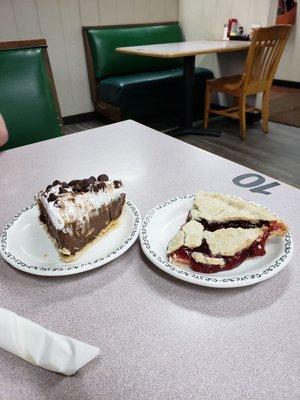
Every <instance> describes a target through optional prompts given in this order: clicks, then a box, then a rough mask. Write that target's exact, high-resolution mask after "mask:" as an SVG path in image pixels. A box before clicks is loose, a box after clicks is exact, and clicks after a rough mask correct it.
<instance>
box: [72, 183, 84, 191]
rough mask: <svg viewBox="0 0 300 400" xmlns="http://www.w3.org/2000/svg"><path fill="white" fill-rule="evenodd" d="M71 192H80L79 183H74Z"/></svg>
mask: <svg viewBox="0 0 300 400" xmlns="http://www.w3.org/2000/svg"><path fill="white" fill-rule="evenodd" d="M73 190H74V192H81V190H82V189H81V186H80V184H79V182H77V183H75V185H74V186H73Z"/></svg>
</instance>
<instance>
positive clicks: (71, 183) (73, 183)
mask: <svg viewBox="0 0 300 400" xmlns="http://www.w3.org/2000/svg"><path fill="white" fill-rule="evenodd" d="M78 182H80V181H79V180H78V179H73V180H72V181H70V182H69V185H70V186H74V185H76V183H78Z"/></svg>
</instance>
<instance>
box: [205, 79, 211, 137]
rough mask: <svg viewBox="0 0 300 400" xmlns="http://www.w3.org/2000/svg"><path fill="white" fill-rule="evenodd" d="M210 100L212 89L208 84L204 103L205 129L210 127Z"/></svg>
mask: <svg viewBox="0 0 300 400" xmlns="http://www.w3.org/2000/svg"><path fill="white" fill-rule="evenodd" d="M210 102H211V91H210V88H209V87H208V85H207V86H206V91H205V105H204V118H203V126H204V128H205V129H207V127H208V119H209V109H210Z"/></svg>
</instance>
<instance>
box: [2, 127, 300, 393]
mask: <svg viewBox="0 0 300 400" xmlns="http://www.w3.org/2000/svg"><path fill="white" fill-rule="evenodd" d="M0 171H1V173H0V204H1V207H0V231H2V229H3V228H4V226H5V224H6V223H7V222H8V221H9V220H10V219H11V218H12V217H13V216H14V215H15V214H16V213H17V212H18V211H19V210H20V209H22V208H23V207H24V206H26V205H27V204H30V203H31V202H32V201H33V196H34V194H35V193H36V192H37V191H38V190H39V189H40V188H42V187H45V186H46V185H47V184H48V183H49V182H53V180H54V179H57V178H59V179H63V180H66V181H69V180H70V179H74V178H78V177H86V176H91V175H98V174H101V173H108V174H109V175H110V176H112V177H117V178H119V177H120V178H122V179H123V181H124V184H125V189H126V192H127V194H128V198H129V199H131V200H132V201H133V202H134V203H135V204H136V205H137V206H138V207H139V209H140V211H141V213H142V215H143V216H144V215H145V214H146V213H147V212H148V211H149V210H150V209H151V208H152V207H154V206H155V205H156V204H159V203H161V202H163V201H165V200H167V199H169V198H171V197H174V196H177V195H184V194H187V193H193V192H195V191H196V190H197V189H198V188H202V189H204V190H207V191H219V192H222V193H228V194H232V195H237V196H242V197H244V198H246V199H249V200H253V201H256V202H259V203H261V204H263V205H265V206H267V207H270V208H271V209H272V210H273V211H274V212H276V213H278V214H279V215H280V216H281V217H282V218H283V219H284V220H286V222H287V223H288V224H289V226H290V228H291V231H292V234H293V236H294V239H295V241H296V248H295V254H294V257H293V259H292V261H291V262H290V264H289V265H288V266H287V267H286V268H285V269H284V270H282V271H281V272H280V273H279V274H278V275H276V276H275V277H273V278H272V279H269V280H266V281H264V282H262V283H259V284H257V285H254V286H249V287H244V288H237V289H224V290H221V289H210V288H205V287H201V286H196V285H192V284H188V283H186V282H183V281H180V280H177V279H175V278H173V277H171V276H169V275H167V274H165V273H163V272H162V271H160V270H159V269H158V268H156V267H155V266H154V265H152V264H151V262H149V261H148V260H147V259H146V258H145V257H144V256H143V255H142V252H141V249H140V244H139V242H138V241H137V242H136V243H135V244H134V245H133V246H132V247H131V248H130V249H129V251H127V252H126V253H125V254H123V255H122V256H121V257H119V258H117V259H116V260H114V261H112V262H111V263H109V264H107V265H105V266H103V267H101V268H98V269H96V270H93V271H90V272H86V273H83V274H79V275H73V276H66V277H62V278H52V279H51V278H48V277H38V276H33V275H29V274H26V273H22V272H20V271H18V270H16V269H14V268H12V267H11V266H10V265H9V264H7V263H5V262H4V260H3V259H2V258H1V257H0V272H1V278H0V305H1V307H5V308H8V309H10V310H13V311H15V312H17V313H18V314H20V315H22V316H24V317H26V318H30V319H31V320H33V321H36V322H37V323H39V324H42V325H43V326H45V327H46V328H48V329H51V330H54V331H55V332H58V333H61V334H64V335H70V336H72V337H74V338H77V339H79V340H82V341H84V342H87V343H90V344H93V345H96V346H98V347H99V348H100V355H99V357H98V358H96V359H95V360H94V361H93V362H91V363H90V364H88V365H87V366H86V367H85V368H83V369H82V370H81V371H79V372H78V373H77V374H76V375H75V376H74V377H63V376H61V375H58V374H55V373H52V372H49V371H46V370H43V369H41V368H38V367H34V366H33V365H31V364H28V363H26V362H25V361H23V360H21V359H19V358H17V357H15V356H14V355H12V354H10V353H7V352H5V351H3V350H0V370H1V375H0V376H1V378H0V382H1V384H0V399H1V400H15V399H22V400H23V399H24V400H33V399H39V400H44V399H51V400H62V399H65V400H71V399H72V400H99V399H101V400H119V399H123V400H127V399H128V400H158V399H164V400H173V399H184V400H195V399H201V400H211V399H214V400H215V399H218V400H228V399H230V400H241V399H251V400H262V399H263V400H291V399H296V398H297V360H298V358H299V344H298V332H299V320H297V314H298V310H299V302H300V290H299V262H298V260H299V256H300V251H299V246H298V244H297V238H299V236H300V221H299V203H300V191H299V190H297V189H295V188H293V187H291V186H288V185H285V184H283V183H280V182H277V183H279V185H277V186H274V185H273V186H272V187H269V188H268V189H267V191H268V192H270V194H263V193H260V192H257V191H256V192H253V191H252V192H251V191H250V190H249V189H253V188H254V189H255V187H252V188H251V187H245V185H246V184H247V185H249V182H250V181H256V180H258V179H259V180H260V185H262V184H263V185H266V184H267V185H270V184H272V183H274V179H272V178H269V177H267V176H262V175H261V174H258V173H257V172H255V171H253V170H250V169H248V168H245V167H242V166H241V165H238V164H235V163H232V162H230V161H228V160H225V159H223V158H221V157H217V156H215V155H213V154H211V153H208V152H206V151H203V150H200V149H198V148H196V147H194V146H191V145H188V144H185V143H183V142H180V141H179V140H177V139H174V138H171V137H169V136H167V135H164V134H162V133H159V132H156V131H154V130H152V129H150V128H147V127H146V126H143V125H141V124H138V123H135V122H133V121H124V122H121V123H118V124H111V125H108V126H105V127H102V128H97V129H93V130H90V131H85V132H81V133H76V134H73V135H69V136H65V137H62V138H58V139H53V140H49V141H45V142H41V143H37V144H34V145H30V146H25V147H22V148H18V149H14V150H9V151H6V152H3V153H1V152H0ZM242 174H255V175H253V176H252V178H246V179H244V180H243V179H242V180H240V183H239V184H240V185H241V184H243V185H244V186H238V185H236V184H234V183H233V178H235V177H237V176H240V175H242ZM257 175H259V176H260V178H257ZM263 180H265V182H262V181H263ZM236 182H237V180H236ZM256 189H257V188H256ZM298 315H299V314H298Z"/></svg>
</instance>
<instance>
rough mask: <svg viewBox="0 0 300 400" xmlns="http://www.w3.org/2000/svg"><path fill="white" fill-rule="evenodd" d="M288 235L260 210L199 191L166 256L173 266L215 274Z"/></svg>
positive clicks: (250, 205)
mask: <svg viewBox="0 0 300 400" xmlns="http://www.w3.org/2000/svg"><path fill="white" fill-rule="evenodd" d="M287 231H288V228H287V226H286V225H285V223H284V222H283V221H281V220H279V219H277V217H276V216H275V215H274V214H272V213H271V212H270V211H268V210H267V209H265V208H264V207H262V206H259V205H256V204H252V203H249V202H248V201H246V200H242V199H237V198H233V197H230V196H225V195H222V194H218V193H206V192H202V191H199V192H198V193H197V195H196V198H195V201H194V204H193V208H192V209H191V210H190V211H189V213H188V216H187V220H186V223H185V224H184V225H183V226H182V227H181V228H180V230H179V232H178V233H177V234H176V235H175V236H174V237H173V238H172V240H171V241H170V242H169V245H168V249H167V255H168V258H169V260H170V261H171V262H172V263H175V264H180V265H182V264H183V265H187V266H189V267H190V268H192V269H193V270H194V271H199V272H203V273H214V272H219V271H224V270H228V269H232V268H235V267H237V266H238V265H240V264H241V263H242V262H243V261H245V260H246V259H247V258H248V257H254V256H263V255H264V254H265V253H266V251H265V243H266V241H267V240H268V238H271V237H274V236H284V235H285V234H286V233H287Z"/></svg>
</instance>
